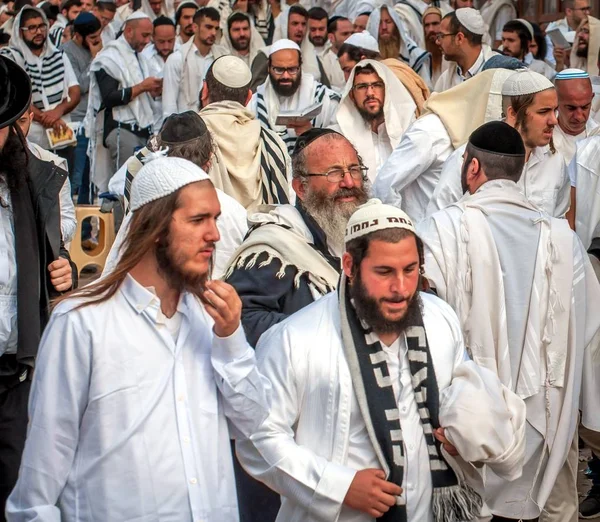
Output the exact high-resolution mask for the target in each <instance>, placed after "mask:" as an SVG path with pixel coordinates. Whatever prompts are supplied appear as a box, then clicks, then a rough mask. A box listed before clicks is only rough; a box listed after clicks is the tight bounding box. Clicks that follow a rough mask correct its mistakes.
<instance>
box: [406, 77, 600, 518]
mask: <svg viewBox="0 0 600 522" xmlns="http://www.w3.org/2000/svg"><path fill="white" fill-rule="evenodd" d="M529 74H532V73H529ZM507 83H508V82H507ZM521 141H522V140H521V135H520V134H519V133H518V132H517V131H516V130H515V129H513V128H511V127H510V126H509V125H507V124H506V123H503V122H490V123H487V124H486V125H484V126H482V127H481V128H480V129H477V130H476V131H475V132H474V133H473V134H472V135H471V137H470V138H469V144H468V146H467V149H466V152H465V159H464V164H463V167H462V175H461V185H462V187H463V188H464V191H465V192H467V191H468V193H469V194H467V195H466V196H465V197H463V198H462V199H461V200H460V201H458V202H457V203H455V204H453V205H451V206H450V207H448V208H446V209H444V210H441V211H439V212H436V213H435V214H433V216H432V217H431V218H429V219H428V220H426V221H424V222H422V223H421V224H420V225H419V228H418V230H419V233H420V235H421V237H422V238H423V241H424V243H425V269H426V273H427V277H428V279H429V280H430V281H431V282H432V285H433V286H435V289H436V291H437V292H438V295H439V296H440V297H441V298H443V299H444V300H445V301H446V302H447V303H449V304H450V305H451V306H452V308H453V309H454V310H455V312H456V313H457V315H458V317H459V319H460V324H461V329H462V331H463V333H464V335H465V337H466V344H467V346H469V348H470V351H471V354H472V357H473V360H474V361H475V362H476V363H477V364H479V365H481V366H482V367H484V368H488V369H490V370H491V371H493V372H495V373H496V374H497V375H498V376H499V378H500V380H501V381H502V383H503V384H504V385H505V386H507V387H508V388H509V389H511V390H512V391H513V392H514V393H516V394H517V395H518V396H519V397H520V398H521V399H522V400H523V401H525V405H526V407H527V425H526V429H525V439H526V453H525V464H524V467H523V475H522V476H521V477H520V478H517V479H516V480H513V481H507V480H506V479H503V478H501V477H498V476H497V474H496V473H495V472H494V470H489V471H488V472H486V486H485V499H486V501H487V503H488V505H489V507H490V509H491V511H492V513H493V514H494V515H495V516H496V517H498V520H499V521H500V520H501V521H506V520H515V521H517V520H519V521H532V520H536V521H537V520H538V517H539V520H540V521H544V522H546V521H555V522H565V521H575V520H577V465H578V454H577V425H578V418H579V410H581V411H582V422H583V424H584V425H585V426H586V427H587V428H589V429H591V430H594V431H599V430H600V422H599V418H598V408H600V395H599V394H598V391H597V388H596V387H595V384H594V383H597V382H598V372H599V371H600V368H599V365H598V360H597V358H596V357H594V356H593V350H594V348H595V345H594V342H593V341H592V339H593V338H594V336H595V334H596V332H597V331H598V329H599V328H600V316H599V315H598V313H597V306H596V304H595V303H598V302H600V285H599V284H598V280H597V278H596V275H595V274H594V271H593V268H592V266H591V264H590V262H589V260H588V256H587V253H586V252H585V249H584V247H583V245H582V244H581V241H580V240H579V239H578V238H577V237H576V235H575V233H574V232H573V231H572V230H571V229H570V228H569V225H568V223H567V221H566V220H564V219H556V218H553V217H550V216H549V215H548V214H547V213H545V212H542V211H540V208H539V207H538V206H536V205H534V204H532V203H531V202H530V201H528V200H527V198H525V196H524V195H523V193H522V191H521V190H520V188H519V186H518V185H517V183H516V182H517V181H518V180H519V177H520V173H521V170H522V168H523V163H524V159H525V151H526V148H527V144H525V145H523V144H522V143H521V145H520V147H519V145H518V142H521ZM592 303H594V304H592Z"/></svg>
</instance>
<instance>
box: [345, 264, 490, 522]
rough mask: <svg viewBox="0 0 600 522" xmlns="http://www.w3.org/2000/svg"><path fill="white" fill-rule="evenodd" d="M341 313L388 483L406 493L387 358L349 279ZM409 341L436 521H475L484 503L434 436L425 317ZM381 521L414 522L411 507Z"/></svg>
mask: <svg viewBox="0 0 600 522" xmlns="http://www.w3.org/2000/svg"><path fill="white" fill-rule="evenodd" d="M339 310H340V319H341V329H342V342H343V346H344V354H345V355H346V360H347V362H348V367H349V369H350V375H351V377H352V385H353V387H354V391H355V394H356V398H357V402H358V405H359V409H360V412H361V414H362V416H363V419H364V421H365V425H366V426H367V432H368V433H369V437H370V439H371V443H372V444H373V447H374V449H375V453H376V454H377V455H378V456H380V457H383V459H384V460H385V462H386V463H387V467H388V468H389V475H388V477H387V480H388V481H390V482H393V483H395V484H397V485H398V486H400V487H402V482H403V479H404V467H405V465H406V463H405V450H404V442H403V437H402V426H401V423H400V412H399V409H398V403H397V402H396V395H395V393H394V389H393V383H392V379H391V377H390V371H389V368H388V364H387V356H386V354H385V351H384V350H383V348H382V347H381V343H380V342H379V340H378V337H377V336H376V335H374V332H373V330H372V329H371V328H369V327H367V328H364V327H363V322H362V321H361V319H359V317H358V315H357V313H356V309H355V307H354V305H353V303H352V300H351V298H350V288H349V283H348V280H347V278H346V277H345V276H343V277H342V280H341V282H340V285H339ZM405 335H406V344H407V348H408V364H409V368H410V373H411V379H412V386H413V392H414V396H415V400H416V403H417V408H418V410H419V417H420V420H421V426H422V427H423V434H424V437H425V442H426V444H427V450H428V451H427V452H428V455H429V470H430V473H431V481H432V485H433V497H432V507H433V515H434V519H435V521H436V522H465V521H469V520H473V519H475V518H476V517H477V515H478V514H479V512H480V510H481V507H482V505H483V500H482V499H481V496H480V495H479V494H478V493H477V492H476V491H475V490H473V489H472V488H471V487H470V486H468V485H467V484H464V483H460V482H459V481H458V478H457V477H456V475H455V473H454V471H453V470H452V468H451V467H450V465H449V464H448V463H447V462H446V460H445V459H444V456H443V455H442V453H441V444H440V442H439V441H438V440H437V439H436V438H435V437H434V434H433V430H434V429H436V428H439V427H440V425H439V419H438V413H439V389H438V384H437V380H436V376H435V369H434V368H433V364H432V361H431V354H430V351H429V343H428V340H427V332H426V331H425V327H424V324H423V317H422V315H421V313H419V314H418V318H417V319H416V320H415V324H413V325H410V326H408V327H407V328H406V330H405ZM413 465H414V463H413ZM377 520H379V521H381V522H408V519H407V514H406V503H405V502H404V500H401V499H398V501H397V503H396V505H394V506H392V507H391V508H390V510H389V511H388V512H387V513H385V514H384V515H383V516H382V517H379V518H378V519H377Z"/></svg>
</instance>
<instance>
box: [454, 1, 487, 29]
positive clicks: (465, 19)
mask: <svg viewBox="0 0 600 522" xmlns="http://www.w3.org/2000/svg"><path fill="white" fill-rule="evenodd" d="M454 14H455V15H456V18H458V21H459V23H460V25H462V26H463V27H464V28H465V29H468V30H469V31H471V32H472V33H473V34H479V35H483V34H484V33H485V29H486V27H485V22H484V21H483V18H482V16H481V13H480V12H479V11H478V10H477V9H473V8H472V7H461V8H460V9H457V10H456V11H454Z"/></svg>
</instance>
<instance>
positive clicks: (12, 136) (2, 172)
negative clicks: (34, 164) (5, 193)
mask: <svg viewBox="0 0 600 522" xmlns="http://www.w3.org/2000/svg"><path fill="white" fill-rule="evenodd" d="M17 132H19V131H17V130H15V126H12V127H11V129H10V132H9V133H8V137H7V138H6V142H5V143H4V147H3V148H2V150H0V181H2V182H4V183H6V186H7V187H8V189H9V191H10V192H11V193H14V192H15V191H16V190H18V189H20V188H21V187H23V186H24V184H25V183H26V181H27V178H26V173H27V149H26V148H25V147H26V146H25V138H24V137H23V138H21V135H20V134H17Z"/></svg>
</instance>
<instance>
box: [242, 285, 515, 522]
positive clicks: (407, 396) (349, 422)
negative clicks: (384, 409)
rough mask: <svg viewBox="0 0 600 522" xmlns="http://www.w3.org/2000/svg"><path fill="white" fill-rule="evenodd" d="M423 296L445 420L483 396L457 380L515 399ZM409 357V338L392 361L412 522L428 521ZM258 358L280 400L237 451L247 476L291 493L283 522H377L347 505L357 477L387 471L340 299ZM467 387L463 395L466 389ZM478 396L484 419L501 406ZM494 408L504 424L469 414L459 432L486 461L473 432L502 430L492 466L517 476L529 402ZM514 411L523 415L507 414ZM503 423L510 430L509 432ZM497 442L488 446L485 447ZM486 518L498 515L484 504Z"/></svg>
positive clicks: (286, 329) (276, 330)
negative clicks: (354, 376) (353, 372)
mask: <svg viewBox="0 0 600 522" xmlns="http://www.w3.org/2000/svg"><path fill="white" fill-rule="evenodd" d="M421 297H422V300H423V305H424V308H423V321H424V325H425V329H426V331H427V337H428V341H429V347H430V352H431V357H432V361H433V366H434V368H435V372H436V379H437V383H438V387H439V390H440V418H446V416H447V418H448V420H449V422H450V423H452V424H454V423H453V422H452V415H453V414H452V413H451V412H452V411H454V409H455V408H458V404H457V403H456V402H454V401H455V400H460V402H461V404H463V405H465V404H466V402H465V401H467V400H468V401H472V400H473V399H474V397H473V396H472V395H470V394H469V396H468V398H467V397H466V396H464V395H462V393H461V390H460V388H459V389H456V390H454V389H453V386H454V382H453V379H454V377H455V376H456V377H464V378H465V380H467V381H472V382H473V384H472V385H476V386H477V385H481V382H485V383H486V385H488V386H490V387H492V388H494V389H495V390H496V392H495V394H494V398H498V397H500V396H501V395H502V393H509V394H510V392H508V390H504V389H503V388H502V387H501V386H500V383H499V381H498V379H497V378H496V377H495V376H493V375H492V374H491V372H487V371H485V370H483V371H482V370H481V369H480V368H478V367H477V366H476V365H474V364H473V362H472V361H469V360H468V357H467V356H466V352H465V348H464V344H463V341H462V336H461V333H460V326H459V323H458V321H457V318H456V316H455V314H454V313H453V312H452V310H451V309H450V307H449V306H448V305H447V304H446V303H444V302H442V301H441V300H440V299H438V298H436V297H434V296H432V295H430V294H421ZM404 350H405V346H404V340H403V336H402V337H401V339H400V342H399V343H398V345H397V347H396V346H392V347H389V349H387V350H386V355H387V356H388V360H389V361H392V372H393V373H394V377H395V383H396V386H395V387H394V389H395V391H396V390H397V391H398V393H397V395H398V399H399V401H398V406H399V408H398V409H399V411H400V415H401V422H402V423H403V424H402V430H403V434H404V433H406V434H407V435H408V436H409V437H408V440H407V441H405V442H406V444H407V445H408V444H410V446H407V447H408V451H407V452H406V455H407V459H408V466H407V469H408V470H409V471H408V475H407V477H406V480H407V483H406V488H405V492H404V493H403V496H404V497H405V499H406V501H407V511H408V519H409V520H419V521H420V522H421V521H426V522H429V521H430V520H432V513H431V505H430V502H431V495H430V494H428V491H430V489H429V488H430V487H431V484H430V481H428V480H427V479H426V476H427V475H430V472H429V470H428V469H427V467H428V457H427V454H426V448H423V447H422V446H423V445H424V443H423V442H422V441H423V436H422V428H420V433H419V427H420V426H419V425H420V419H419V417H418V414H417V415H416V417H415V415H414V414H415V411H414V409H413V406H414V404H413V401H414V394H412V393H410V391H411V390H410V388H411V387H410V384H409V385H408V386H403V384H404V383H405V382H408V383H410V376H407V375H406V372H407V365H406V364H404ZM256 351H257V357H258V361H259V363H258V364H259V367H260V369H261V372H262V373H263V374H264V375H265V376H266V377H268V379H269V380H270V382H271V384H272V386H273V402H272V407H271V412H270V414H269V417H268V418H267V420H266V421H265V422H264V423H263V424H262V425H261V427H260V428H259V429H258V430H257V432H256V433H254V434H253V435H252V436H251V437H250V438H249V440H238V443H237V453H238V457H239V458H240V461H241V462H242V465H243V466H244V467H245V469H246V470H247V471H249V472H250V473H251V474H252V475H254V476H255V477H256V478H258V479H259V480H261V481H263V482H265V483H266V484H267V485H269V487H271V488H273V489H274V490H276V491H278V492H279V493H280V494H281V495H282V506H281V510H280V512H279V515H278V517H277V520H278V521H280V522H284V521H285V522H300V521H302V522H305V521H306V522H316V521H328V522H336V521H339V522H373V520H374V519H373V518H372V517H369V516H368V515H366V514H363V513H360V512H358V511H355V510H353V509H351V508H349V507H347V506H344V505H343V500H344V497H345V495H346V493H347V491H348V488H349V486H350V484H351V482H352V480H353V478H354V476H355V474H356V471H358V470H359V469H365V468H366V467H371V466H375V467H381V462H379V460H378V458H377V457H376V456H375V450H374V448H373V447H372V445H371V444H370V441H369V437H368V435H367V433H366V426H365V423H364V420H363V419H362V416H361V414H360V412H359V407H358V403H357V400H356V397H355V394H354V391H353V385H352V380H351V377H350V370H349V368H348V363H347V361H346V359H345V356H344V350H343V346H342V339H341V326H340V316H339V304H338V295H337V293H335V292H334V293H330V294H328V295H326V296H324V297H323V298H322V299H320V300H318V301H316V302H315V303H313V304H311V305H309V306H307V307H306V308H304V309H302V310H301V311H299V312H298V313H296V314H294V315H293V316H292V317H290V318H288V319H287V320H285V321H283V322H282V323H279V324H278V325H276V326H274V327H273V328H271V329H270V330H268V331H267V332H266V333H265V334H264V335H263V336H262V337H261V339H260V341H259V343H258V345H257V348H256ZM463 372H464V373H463ZM407 377H408V381H406V378H407ZM475 383H479V384H475ZM459 386H460V387H461V388H463V386H464V382H461V383H460V385H459ZM407 389H408V390H409V392H408V393H407V392H406V390H407ZM463 389H466V388H463ZM411 395H412V398H411ZM461 395H462V397H461V399H459V396H461ZM477 397H478V399H480V400H481V401H482V402H481V403H480V405H479V407H481V408H482V410H481V411H482V412H483V411H484V408H487V407H488V406H492V405H491V402H492V396H491V395H488V394H487V393H481V394H479V395H478V396H477ZM493 407H494V409H495V408H498V409H499V410H503V412H502V420H501V421H499V420H498V419H499V418H500V417H497V416H496V415H494V414H488V415H486V414H482V415H478V416H473V415H470V422H469V424H468V425H465V424H462V421H461V422H458V423H456V424H454V425H455V426H456V427H457V428H458V429H457V430H456V431H455V432H454V433H453V435H454V436H455V438H456V440H457V443H458V444H461V445H462V444H463V443H464V444H465V446H468V447H469V448H470V450H471V451H473V452H476V453H478V454H479V455H482V453H479V452H481V451H482V449H483V448H475V445H474V444H473V441H472V440H471V439H470V432H471V431H477V430H479V429H482V430H485V431H487V430H488V429H495V433H496V434H498V435H500V436H499V437H498V438H495V437H494V442H493V443H492V444H491V445H490V446H488V448H489V451H490V453H489V454H488V455H487V457H488V459H487V460H488V463H489V464H490V465H493V464H494V461H495V458H496V457H498V456H500V455H503V458H502V459H501V460H502V461H503V469H504V470H505V471H506V470H508V469H510V473H514V475H515V476H518V475H519V473H520V471H521V470H520V468H521V465H522V456H523V448H522V447H521V446H520V444H519V442H518V438H519V437H518V433H519V428H517V429H516V430H515V429H514V428H512V427H511V423H510V422H506V419H507V417H511V418H512V419H514V425H516V426H520V425H522V424H523V420H522V417H523V404H522V403H521V402H520V401H519V400H518V399H517V400H515V401H514V402H513V403H512V404H511V405H507V403H506V402H499V403H495V406H493ZM511 407H514V408H515V409H514V410H512V411H511V412H510V413H508V412H507V410H508V409H509V408H511ZM471 411H473V410H471ZM519 418H521V420H519ZM497 422H500V424H501V425H502V426H501V428H500V429H498V428H499V426H498V425H497V424H496V423H497ZM458 424H461V426H460V427H458ZM413 441H414V444H413ZM479 442H481V441H478V443H479ZM490 442H491V441H490V439H488V440H486V441H485V442H484V445H487V444H489V443H490ZM411 446H412V447H411ZM423 450H425V455H423ZM491 455H493V456H491ZM444 457H445V458H446V460H447V461H448V462H449V464H450V465H451V466H452V468H453V470H454V472H455V473H456V474H457V476H458V477H459V479H464V480H466V481H467V482H468V483H469V485H471V486H472V487H474V488H475V489H476V490H478V491H480V492H481V491H482V489H481V488H482V482H481V477H480V476H479V474H478V473H477V472H476V471H475V468H474V467H473V466H472V465H471V464H470V463H467V462H465V461H464V460H462V459H452V458H451V457H448V456H447V455H446V454H445V455H444ZM504 464H506V465H504ZM423 465H424V468H423V467H422V466H423ZM411 468H412V469H411ZM413 480H414V481H413ZM482 515H483V516H485V515H489V512H487V511H486V510H485V507H484V511H483V512H482Z"/></svg>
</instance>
